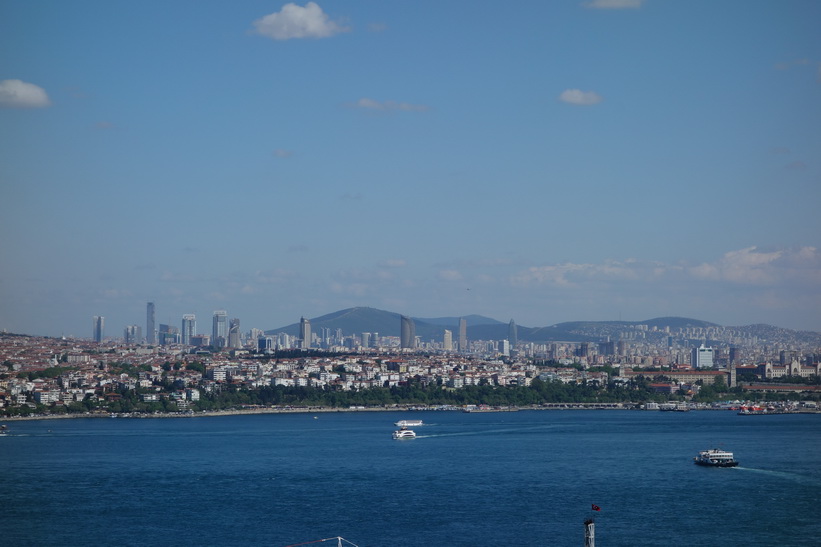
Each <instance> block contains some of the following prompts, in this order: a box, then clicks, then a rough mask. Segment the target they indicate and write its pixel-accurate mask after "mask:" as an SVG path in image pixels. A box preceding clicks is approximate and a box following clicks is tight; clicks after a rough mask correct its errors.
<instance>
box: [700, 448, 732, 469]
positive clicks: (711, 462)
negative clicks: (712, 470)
mask: <svg viewBox="0 0 821 547" xmlns="http://www.w3.org/2000/svg"><path fill="white" fill-rule="evenodd" d="M693 460H695V464H696V465H704V466H706V467H735V466H737V465H738V462H737V461H736V460H735V458H734V457H733V453H732V452H727V451H726V450H719V449H718V448H711V449H710V450H702V451H701V452H699V453H698V456H697V457H695V458H693Z"/></svg>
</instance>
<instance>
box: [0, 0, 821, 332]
mask: <svg viewBox="0 0 821 547" xmlns="http://www.w3.org/2000/svg"><path fill="white" fill-rule="evenodd" d="M819 21H821V3H819V2H817V1H813V0H808V1H799V0H777V1H776V0H770V1H763V0H726V1H719V2H715V1H700V0H691V1H687V2H682V1H673V0H591V1H584V0H566V1H565V0H562V1H553V2H544V1H521V2H516V3H503V2H489V1H488V2H485V1H448V2H433V1H417V2H398V1H384V0H372V1H370V0H368V1H366V0H361V1H360V0H356V1H347V2H342V1H321V2H317V3H305V2H298V3H295V4H286V3H283V2H271V1H264V2H263V1H244V2H238V3H232V2H217V1H180V0H172V1H163V2H159V1H153V0H148V1H143V2H110V1H77V2H63V1H45V0H43V1H38V2H28V1H17V0H6V1H5V2H3V3H2V4H1V5H0V181H1V182H2V195H3V199H2V200H0V223H2V224H0V229H2V233H3V237H2V243H0V328H5V329H7V330H9V331H11V332H24V333H32V334H48V335H59V334H61V333H64V334H66V335H69V334H71V335H76V336H90V335H91V317H92V316H93V315H103V316H105V317H106V331H107V334H108V335H116V336H119V335H121V333H122V328H123V327H124V326H125V325H128V324H141V325H144V323H145V303H146V301H149V300H152V301H154V302H155V303H156V306H157V320H158V322H163V323H165V322H169V321H170V322H171V324H173V325H177V326H179V323H180V318H181V316H182V315H183V314H185V313H196V314H197V316H198V320H199V330H200V331H201V332H209V325H210V317H211V314H212V312H213V310H216V309H226V310H227V311H228V314H229V316H231V317H239V318H240V319H241V321H242V328H243V330H247V329H249V328H251V327H257V328H266V329H267V328H275V327H278V326H281V325H284V324H289V323H292V322H295V321H297V320H298V319H299V317H300V316H306V317H315V316H319V315H323V314H325V313H330V312H332V311H336V310H339V309H343V308H347V307H352V306H372V307H376V308H381V309H386V310H390V311H395V312H399V313H403V314H408V315H412V316H417V317H435V316H445V315H447V316H453V315H467V314H474V313H475V314H482V315H487V316H490V317H494V318H496V319H499V320H502V321H507V320H508V319H510V318H513V319H515V320H516V322H517V323H518V324H521V325H526V326H545V325H551V324H554V323H558V322H562V321H571V320H614V319H619V318H621V319H624V320H643V319H649V318H653V317H658V316H666V315H677V316H685V317H693V318H698V319H704V320H707V321H713V322H716V323H720V324H724V325H744V324H751V323H770V324H775V325H779V326H784V327H789V328H797V329H807V330H821V215H820V214H819V204H820V203H821V165H819V158H821V32H818V22H819Z"/></svg>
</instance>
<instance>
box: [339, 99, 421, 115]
mask: <svg viewBox="0 0 821 547" xmlns="http://www.w3.org/2000/svg"><path fill="white" fill-rule="evenodd" d="M353 106H354V107H356V108H364V109H367V110H385V111H387V110H404V111H411V112H425V111H426V110H428V109H429V108H428V107H427V106H425V105H423V104H411V103H397V102H395V101H382V102H379V101H375V100H373V99H369V98H367V97H363V98H361V99H359V100H358V101H356V102H355V103H354V104H353Z"/></svg>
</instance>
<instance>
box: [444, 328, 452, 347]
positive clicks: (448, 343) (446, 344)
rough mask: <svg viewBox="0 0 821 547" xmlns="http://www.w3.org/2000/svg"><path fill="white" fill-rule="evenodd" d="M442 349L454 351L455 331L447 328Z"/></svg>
mask: <svg viewBox="0 0 821 547" xmlns="http://www.w3.org/2000/svg"><path fill="white" fill-rule="evenodd" d="M442 349H443V350H445V351H453V333H452V332H451V331H449V330H448V329H445V336H444V340H443V343H442Z"/></svg>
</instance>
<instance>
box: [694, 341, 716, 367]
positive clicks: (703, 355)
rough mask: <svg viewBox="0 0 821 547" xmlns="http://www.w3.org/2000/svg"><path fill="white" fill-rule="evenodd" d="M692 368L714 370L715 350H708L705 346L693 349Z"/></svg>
mask: <svg viewBox="0 0 821 547" xmlns="http://www.w3.org/2000/svg"><path fill="white" fill-rule="evenodd" d="M690 366H691V367H693V368H713V348H708V347H706V346H705V345H704V344H701V346H700V347H697V348H693V352H692V354H691V356H690Z"/></svg>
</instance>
